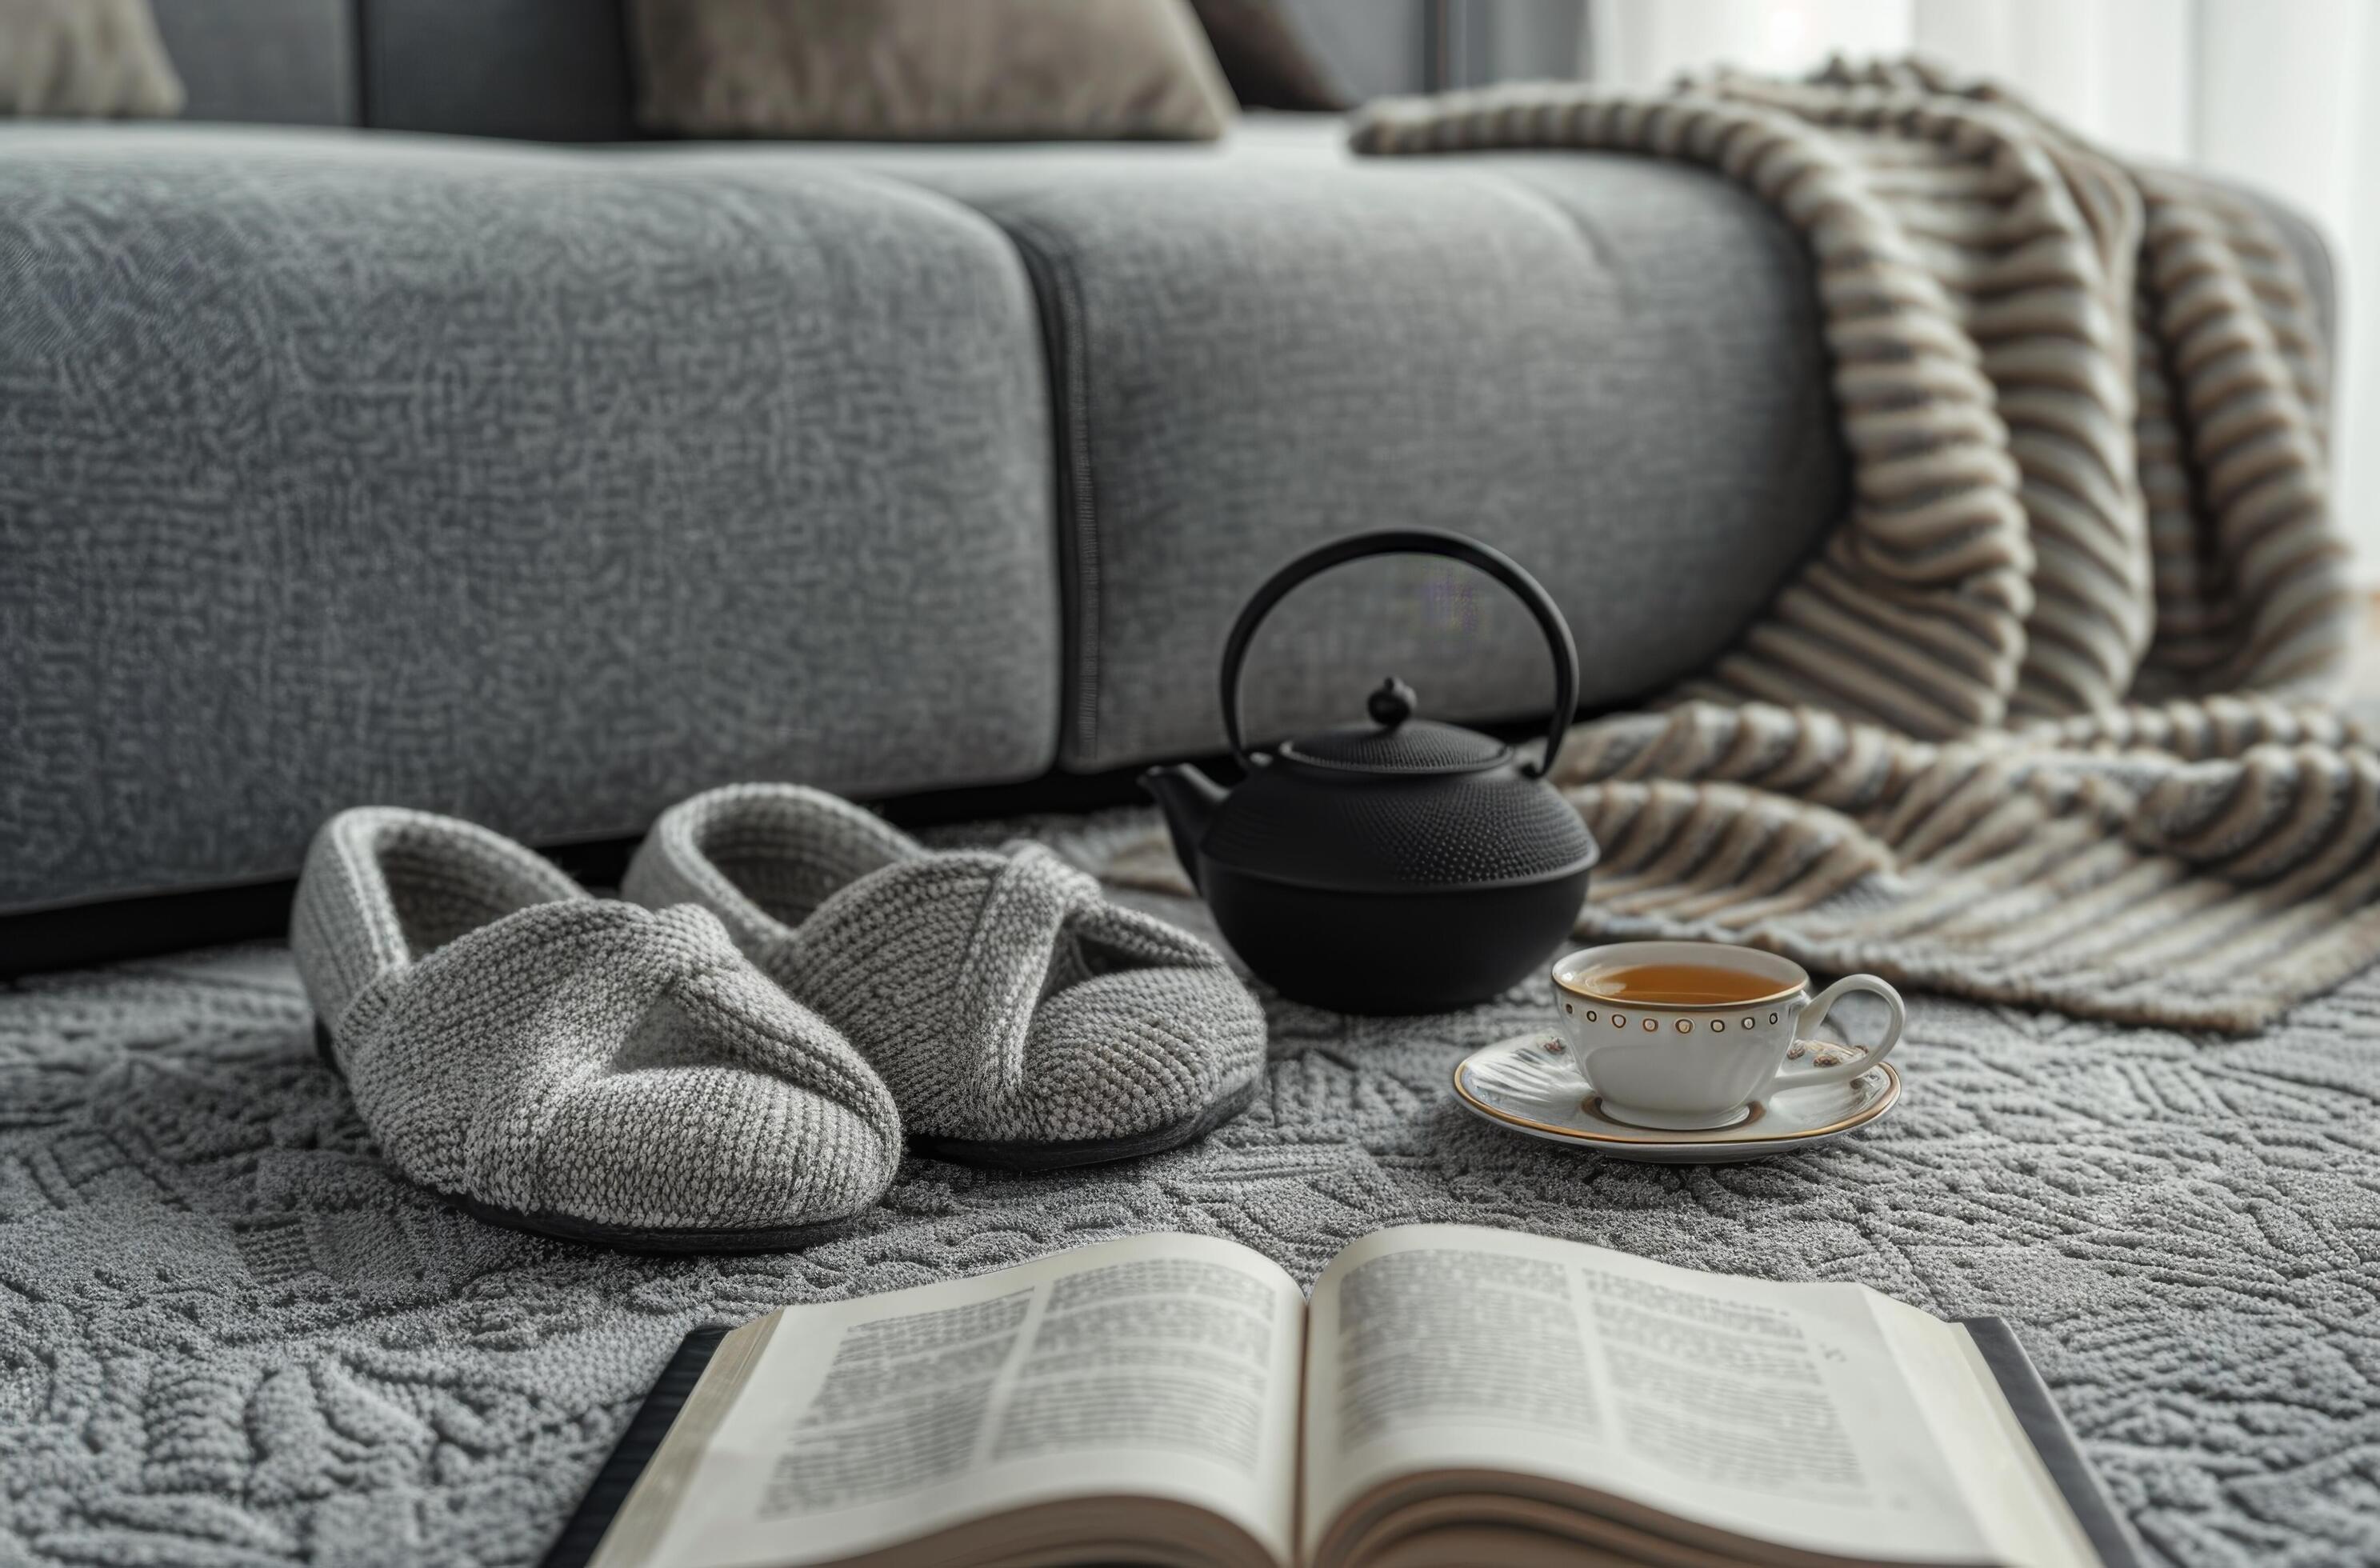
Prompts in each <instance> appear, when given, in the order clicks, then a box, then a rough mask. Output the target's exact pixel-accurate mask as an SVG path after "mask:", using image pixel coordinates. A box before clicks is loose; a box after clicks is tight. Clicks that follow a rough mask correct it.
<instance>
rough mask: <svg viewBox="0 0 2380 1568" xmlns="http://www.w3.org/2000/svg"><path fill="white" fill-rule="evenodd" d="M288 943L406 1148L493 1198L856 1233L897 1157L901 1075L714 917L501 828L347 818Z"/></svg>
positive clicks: (649, 1224)
mask: <svg viewBox="0 0 2380 1568" xmlns="http://www.w3.org/2000/svg"><path fill="white" fill-rule="evenodd" d="M290 945H291V946H292V948H293V949H294V950H295V952H296V954H297V967H298V972H299V974H300V975H301V976H302V977H303V978H304V979H305V982H306V993H307V995H308V997H309V998H310V999H311V1001H312V1002H313V1004H314V1011H315V1015H316V1016H317V1018H318V1019H319V1020H320V1024H319V1025H318V1035H317V1038H318V1040H320V1041H321V1042H322V1043H323V1044H324V1045H325V1047H326V1055H327V1057H328V1059H329V1060H330V1061H331V1063H332V1064H333V1065H334V1067H335V1068H336V1069H337V1070H338V1071H339V1072H340V1073H341V1074H342V1075H344V1076H345V1077H346V1081H347V1086H348V1088H349V1090H350V1092H352V1093H353V1095H354V1096H355V1101H356V1106H357V1108H358V1110H359V1111H361V1112H362V1113H363V1118H364V1122H365V1124H366V1125H368V1126H369V1127H370V1129H371V1133H372V1136H373V1137H374V1138H376V1139H377V1140H378V1141H379V1144H380V1147H381V1150H382V1152H383V1154H385V1155H386V1156H387V1158H388V1160H389V1161H390V1163H392V1164H394V1165H395V1167H396V1168H397V1169H398V1170H400V1171H402V1172H403V1173H405V1174H406V1175H407V1176H409V1177H411V1178H412V1179H413V1180H414V1181H416V1182H419V1184H421V1185H423V1186H425V1187H428V1188H430V1189H431V1190H432V1191H434V1192H437V1193H439V1194H441V1195H443V1196H444V1197H448V1198H450V1199H452V1200H454V1201H455V1202H457V1203H459V1204H460V1205H461V1206H462V1207H464V1208H465V1209H468V1210H469V1211H470V1212H472V1213H474V1214H477V1215H479V1216H480V1218H482V1219H486V1220H492V1221H494V1222H497V1223H499V1224H505V1225H513V1226H516V1227H519V1228H520V1229H523V1230H530V1231H540V1232H543V1233H545V1234H550V1235H559V1236H566V1237H569V1238H570V1239H572V1240H576V1241H595V1242H603V1243H607V1244H610V1245H613V1246H631V1247H639V1248H646V1249H650V1250H657V1251H689V1252H690V1251H708V1250H754V1249H768V1250H778V1249H782V1248H786V1247H794V1246H804V1245H806V1244H807V1243H809V1242H812V1241H816V1240H819V1239H820V1238H822V1237H823V1236H826V1235H828V1234H833V1233H834V1232H835V1231H837V1230H839V1229H841V1228H843V1227H844V1225H845V1224H847V1223H848V1222H850V1221H851V1220H852V1219H853V1218H854V1217H855V1216H856V1215H858V1214H859V1213H860V1212H861V1211H862V1210H864V1209H868V1207H869V1206H870V1205H872V1204H874V1203H875V1201H876V1200H877V1198H878V1197H880V1196H881V1195H882V1193H883V1191H884V1189H885V1187H886V1186H887V1185H890V1183H891V1182H892V1173H893V1171H894V1170H895V1168H896V1167H897V1165H898V1163H899V1161H900V1152H901V1119H900V1112H898V1111H897V1110H896V1109H895V1108H894V1106H893V1103H892V1095H891V1093H890V1092H889V1091H888V1090H887V1089H886V1088H885V1086H884V1083H883V1081H882V1080H881V1079H880V1078H879V1077H878V1076H876V1075H875V1074H874V1073H873V1072H871V1071H869V1069H868V1064H866V1063H865V1062H862V1061H861V1060H860V1059H859V1057H858V1054H857V1053H856V1052H855V1051H853V1050H852V1048H851V1045H850V1042H849V1041H847V1040H845V1039H844V1038H843V1037H842V1036H841V1035H840V1034H838V1033H836V1032H835V1030H834V1028H833V1027H832V1026H831V1025H829V1024H827V1023H826V1022H824V1021H823V1020H822V1019H820V1017H819V1016H818V1015H816V1014H815V1013H812V1012H811V1011H810V1010H809V1009H808V1008H807V1007H804V1006H802V1005H801V1004H800V1003H796V1002H794V1001H792V1000H791V999H790V998H788V997H787V996H786V995H785V994H784V992H783V991H781V990H780V989H779V988H778V987H776V986H775V985H772V984H771V983H770V981H769V980H768V979H767V978H765V977H763V976H762V975H761V974H760V973H759V971H758V970H756V969H754V968H753V967H752V966H751V965H750V964H749V963H748V962H747V960H746V959H745V957H744V955H743V954H740V953H738V952H737V951H736V950H735V943H734V942H732V941H730V940H729V938H728V935H727V932H726V931H725V930H723V929H722V927H721V925H720V923H719V921H718V920H717V919H716V918H713V917H712V916H711V915H710V914H709V913H707V912H706V911H704V910H701V909H697V908H691V907H686V908H675V909H666V910H663V911H662V912H660V913H658V914H656V913H654V912H653V911H651V910H649V909H644V908H639V907H638V906H635V905H631V904H622V903H617V902H610V901H599V900H597V899H595V898H592V897H590V896H589V894H588V893H586V892H585V891H584V890H583V889H581V888H580V887H579V886H578V884H577V883H576V882H574V881H571V880H570V879H569V878H568V877H566V876H565V875H564V874H563V873H562V872H561V871H560V870H558V869H555V868H554V867H553V865H552V864H550V863H549V862H547V861H546V860H544V859H542V858H540V857H538V856H536V855H533V854H531V853H530V852H529V851H528V850H527V849H524V848H522V847H521V846H520V845H516V844H515V843H513V842H512V841H511V840H510V839H507V838H504V837H502V836H500V835H499V834H496V833H490V832H488V831H487V830H486V829H484V828H480V827H474V826H472V825H471V824H470V823H468V822H460V821H456V820H454V819H452V818H448V817H437V816H432V815H431V814H430V813H428V812H424V811H406V810H398V809H395V808H383V807H366V808H359V809H357V810H351V811H343V812H341V813H339V814H338V815H337V816H335V817H334V818H332V819H331V820H330V821H328V822H327V823H325V824H323V826H322V831H321V832H320V833H316V834H315V836H314V843H313V846H312V847H311V848H310V850H309V851H308V853H307V857H306V869H305V873H304V875H303V877H302V878H301V879H300V880H299V881H298V884H297V907H296V909H295V911H294V912H293V914H292V917H291V923H290Z"/></svg>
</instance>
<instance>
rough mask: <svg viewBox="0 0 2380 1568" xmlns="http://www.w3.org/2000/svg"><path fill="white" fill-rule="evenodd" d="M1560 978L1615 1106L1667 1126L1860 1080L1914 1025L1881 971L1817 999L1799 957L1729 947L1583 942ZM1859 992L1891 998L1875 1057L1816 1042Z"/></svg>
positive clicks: (1595, 1079) (1604, 1093) (1703, 1122)
mask: <svg viewBox="0 0 2380 1568" xmlns="http://www.w3.org/2000/svg"><path fill="white" fill-rule="evenodd" d="M1553 981H1554V996H1555V1001H1556V1003H1557V1005H1559V1006H1560V1009H1561V1027H1562V1032H1563V1035H1564V1036H1565V1037H1566V1038H1567V1039H1568V1040H1569V1041H1570V1047H1571V1052H1572V1056H1573V1060H1574V1061H1576V1062H1577V1064H1578V1067H1579V1071H1580V1072H1582V1073H1583V1074H1585V1076H1586V1079H1587V1082H1588V1083H1589V1084H1590V1085H1591V1086H1592V1087H1593V1088H1594V1090H1595V1092H1596V1095H1597V1098H1598V1099H1599V1100H1601V1102H1602V1110H1603V1112H1604V1113H1605V1114H1607V1115H1609V1116H1611V1117H1612V1118H1614V1119H1615V1120H1618V1121H1621V1122H1629V1123H1633V1124H1636V1125H1638V1126H1644V1127H1658V1128H1661V1129H1664V1130H1675V1131H1692V1130H1697V1129H1701V1128H1706V1127H1723V1126H1727V1125H1729V1124H1731V1123H1733V1122H1736V1121H1740V1120H1741V1119H1743V1116H1744V1115H1745V1114H1746V1112H1747V1107H1749V1106H1750V1105H1751V1104H1752V1103H1753V1102H1754V1101H1755V1100H1766V1099H1767V1098H1768V1096H1770V1095H1771V1094H1777V1093H1782V1092H1785V1091H1788V1090H1791V1089H1797V1088H1813V1087H1815V1086H1816V1085H1820V1084H1833V1083H1842V1082H1844V1081H1846V1080H1848V1079H1851V1078H1853V1077H1856V1076H1858V1075H1860V1074H1862V1073H1864V1072H1866V1071H1867V1070H1868V1069H1869V1068H1870V1067H1873V1066H1875V1065H1876V1064H1877V1063H1879V1062H1881V1061H1883V1060H1884V1059H1885V1058H1886V1057H1887V1056H1888V1055H1890V1054H1891V1052H1892V1048H1893V1047H1894V1046H1896V1045H1898V1044H1900V1031H1901V1027H1902V1026H1903V1025H1904V1024H1905V1023H1906V1022H1907V1014H1906V1012H1905V1011H1904V1009H1903V1008H1902V1006H1901V1002H1900V992H1899V991H1895V990H1893V989H1892V987H1890V986H1889V985H1887V984H1886V983H1885V982H1884V981H1882V980H1880V979H1878V978H1876V977H1875V976H1874V975H1850V976H1846V977H1845V978H1842V979H1840V980H1837V981H1836V982H1835V983H1834V984H1832V985H1830V986H1828V987H1827V989H1826V990H1824V991H1819V992H1818V993H1817V994H1816V995H1815V996H1814V995H1812V994H1811V991H1810V975H1809V972H1808V971H1807V970H1805V969H1803V967H1802V966H1800V965H1799V964H1796V963H1794V962H1793V961H1792V960H1791V959H1789V958H1780V957H1779V956H1778V955H1777V954H1773V953H1763V952H1761V951H1760V950H1759V949H1758V948H1753V947H1734V946H1730V945H1729V944H1727V943H1724V942H1617V943H1614V944H1612V945H1610V946H1608V947H1589V948H1583V949H1581V950H1579V951H1578V952H1576V953H1573V954H1568V955H1567V956H1565V957H1563V958H1561V959H1560V960H1559V961H1557V962H1556V963H1555V965H1554V968H1553ZM1852 991H1870V992H1873V993H1874V994H1876V996H1879V997H1881V998H1883V999H1884V1003H1885V1006H1886V1007H1887V1008H1888V1010H1889V1011H1890V1014H1891V1016H1890V1018H1889V1019H1888V1022H1887V1025H1886V1027H1885V1031H1884V1038H1883V1039H1880V1040H1878V1041H1877V1042H1876V1044H1874V1045H1871V1046H1868V1047H1867V1048H1866V1049H1865V1051H1864V1052H1861V1051H1845V1050H1844V1049H1843V1048H1841V1047H1840V1046H1837V1045H1834V1044H1833V1043H1832V1042H1830V1041H1817V1040H1810V1039H1808V1038H1807V1037H1808V1036H1809V1035H1810V1034H1811V1033H1813V1032H1815V1030H1816V1028H1817V1027H1818V1025H1819V1024H1820V1023H1821V1022H1823V1021H1824V1020H1825V1018H1826V1016H1827V1013H1828V1010H1829V1009H1830V1008H1832V1007H1833V1006H1834V1004H1835V1003H1836V1002H1837V1001H1838V1000H1840V998H1841V997H1843V996H1845V995H1847V994H1848V993H1850V992H1852ZM1797 1043H1798V1044H1800V1045H1801V1046H1802V1049H1800V1050H1796V1049H1795V1046H1796V1045H1797Z"/></svg>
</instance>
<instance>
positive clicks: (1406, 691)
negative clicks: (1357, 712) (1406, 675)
mask: <svg viewBox="0 0 2380 1568" xmlns="http://www.w3.org/2000/svg"><path fill="white" fill-rule="evenodd" d="M1414 703H1415V697H1414V688H1413V687H1409V686H1407V685H1405V683H1404V682H1403V681H1401V680H1399V679H1397V677H1396V676H1394V675H1390V677H1389V678H1388V679H1386V680H1384V681H1382V682H1381V683H1380V684H1379V686H1378V688H1376V689H1375V690H1374V691H1373V693H1372V695H1371V696H1369V697H1367V698H1366V699H1364V711H1366V712H1367V713H1369V714H1371V715H1372V723H1376V724H1378V725H1379V726H1380V727H1381V728H1382V729H1390V730H1392V729H1395V728H1396V727H1397V726H1398V725H1399V724H1402V723H1404V722H1405V721H1406V720H1407V719H1410V718H1412V717H1413V713H1414Z"/></svg>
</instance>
